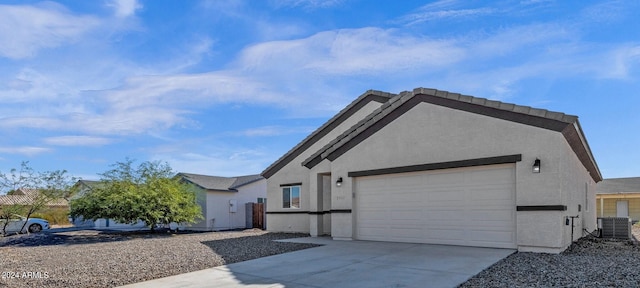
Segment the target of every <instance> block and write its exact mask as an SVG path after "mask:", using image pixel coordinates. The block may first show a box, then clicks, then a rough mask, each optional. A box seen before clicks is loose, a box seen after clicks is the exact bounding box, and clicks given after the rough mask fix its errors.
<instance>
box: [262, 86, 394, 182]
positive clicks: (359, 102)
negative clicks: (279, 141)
mask: <svg viewBox="0 0 640 288" xmlns="http://www.w3.org/2000/svg"><path fill="white" fill-rule="evenodd" d="M394 96H397V95H395V94H391V93H387V92H382V91H375V90H369V91H367V92H365V93H364V94H362V95H360V97H358V98H357V99H356V100H354V101H353V102H351V104H349V105H348V106H347V107H345V108H344V109H342V110H341V111H340V112H338V114H336V115H335V116H333V117H332V118H331V119H329V120H328V121H327V122H326V123H324V124H323V125H322V126H320V128H318V129H316V130H315V131H314V132H313V133H311V134H310V135H309V136H307V137H306V138H305V139H304V140H302V141H301V142H300V143H298V145H296V146H295V147H293V148H291V150H289V152H287V153H286V154H284V155H283V156H282V157H280V159H278V160H276V162H274V163H273V164H271V165H270V166H269V167H267V169H265V170H264V171H263V172H262V174H261V175H262V176H264V177H265V178H269V177H271V176H272V175H273V174H275V173H276V172H278V171H279V170H280V169H282V167H284V166H285V165H287V164H289V162H291V161H293V159H295V158H296V157H298V156H299V155H300V154H302V152H304V151H305V150H307V149H309V147H311V145H313V144H315V143H316V142H318V141H319V140H320V139H322V137H324V136H326V135H327V134H328V133H329V132H331V131H332V130H333V129H335V128H336V127H337V126H338V125H340V124H342V122H344V121H345V120H347V119H349V117H351V116H352V115H353V114H355V113H356V112H358V111H359V110H360V109H361V108H362V107H364V106H365V105H367V104H369V102H371V101H376V102H379V103H385V102H387V101H388V100H389V99H391V98H393V97H394Z"/></svg>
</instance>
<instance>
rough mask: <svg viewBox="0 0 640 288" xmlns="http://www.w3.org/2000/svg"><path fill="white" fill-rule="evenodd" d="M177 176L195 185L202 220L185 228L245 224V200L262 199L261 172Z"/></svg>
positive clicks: (215, 228) (212, 228)
mask: <svg viewBox="0 0 640 288" xmlns="http://www.w3.org/2000/svg"><path fill="white" fill-rule="evenodd" d="M177 177H181V179H182V180H183V181H185V182H187V183H190V184H192V185H193V186H194V187H195V188H196V189H197V201H198V204H200V207H201V209H202V215H203V217H204V219H203V220H201V221H199V222H198V223H195V224H191V225H189V226H187V227H185V229H190V230H201V231H219V230H230V229H238V228H250V227H246V213H245V205H246V203H259V202H264V201H265V198H266V195H267V184H266V180H265V179H264V178H263V177H262V176H260V175H248V176H239V177H218V176H207V175H199V174H191V173H178V175H177Z"/></svg>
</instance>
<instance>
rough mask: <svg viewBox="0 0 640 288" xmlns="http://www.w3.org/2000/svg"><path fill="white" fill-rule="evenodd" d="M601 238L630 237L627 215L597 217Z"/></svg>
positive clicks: (629, 220)
mask: <svg viewBox="0 0 640 288" xmlns="http://www.w3.org/2000/svg"><path fill="white" fill-rule="evenodd" d="M598 229H600V235H601V237H602V238H615V239H631V219H629V218H628V217H605V218H598Z"/></svg>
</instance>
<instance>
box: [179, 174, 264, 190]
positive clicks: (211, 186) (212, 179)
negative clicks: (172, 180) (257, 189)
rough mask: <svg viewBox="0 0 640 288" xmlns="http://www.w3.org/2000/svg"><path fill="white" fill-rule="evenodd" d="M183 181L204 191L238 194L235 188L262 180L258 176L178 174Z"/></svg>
mask: <svg viewBox="0 0 640 288" xmlns="http://www.w3.org/2000/svg"><path fill="white" fill-rule="evenodd" d="M176 176H177V177H181V178H182V179H183V180H184V181H187V182H190V183H193V184H195V185H197V186H198V187H200V188H202V189H206V190H216V191H228V192H238V190H237V188H239V187H242V186H244V185H247V184H251V183H253V182H256V181H259V180H262V179H264V178H263V177H262V176H260V175H257V174H256V175H246V176H238V177H220V176H209V175H200V174H192V173H178V174H177V175H176Z"/></svg>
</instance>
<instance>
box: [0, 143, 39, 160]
mask: <svg viewBox="0 0 640 288" xmlns="http://www.w3.org/2000/svg"><path fill="white" fill-rule="evenodd" d="M50 151H52V150H51V149H49V148H44V147H35V146H20V147H0V153H5V154H20V155H24V156H29V157H31V156H35V155H38V154H42V153H46V152H50Z"/></svg>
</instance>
